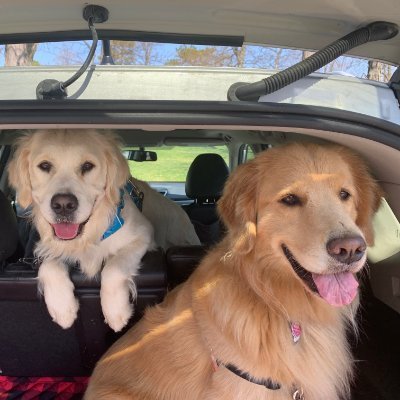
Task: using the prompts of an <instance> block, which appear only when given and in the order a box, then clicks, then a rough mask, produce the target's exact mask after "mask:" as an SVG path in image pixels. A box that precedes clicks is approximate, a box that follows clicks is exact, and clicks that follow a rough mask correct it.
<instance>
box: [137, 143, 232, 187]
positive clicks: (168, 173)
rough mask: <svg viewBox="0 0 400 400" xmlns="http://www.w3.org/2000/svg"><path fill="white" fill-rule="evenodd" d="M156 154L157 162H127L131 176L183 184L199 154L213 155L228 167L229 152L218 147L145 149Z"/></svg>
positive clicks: (150, 180)
mask: <svg viewBox="0 0 400 400" xmlns="http://www.w3.org/2000/svg"><path fill="white" fill-rule="evenodd" d="M146 150H149V151H154V152H156V153H157V161H146V162H135V161H129V167H130V170H131V174H132V176H134V177H135V178H138V179H141V180H143V181H147V182H185V180H186V174H187V172H188V169H189V167H190V164H191V163H192V161H193V160H194V159H195V158H196V156H198V155H199V154H203V153H215V154H219V155H221V156H222V158H223V159H224V160H225V162H226V164H227V165H229V151H228V148H227V147H226V146H225V145H220V146H162V147H146Z"/></svg>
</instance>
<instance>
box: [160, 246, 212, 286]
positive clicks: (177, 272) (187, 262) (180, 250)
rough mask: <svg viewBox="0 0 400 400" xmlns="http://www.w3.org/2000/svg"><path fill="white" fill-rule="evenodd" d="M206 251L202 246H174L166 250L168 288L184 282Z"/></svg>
mask: <svg viewBox="0 0 400 400" xmlns="http://www.w3.org/2000/svg"><path fill="white" fill-rule="evenodd" d="M206 252H207V250H206V248H205V247H204V246H174V247H170V248H169V249H168V250H167V254H166V256H167V271H168V288H169V289H173V288H174V287H175V286H178V285H179V284H181V283H183V282H185V281H186V280H187V279H188V278H189V276H190V275H191V274H192V273H193V271H194V270H195V269H196V268H197V266H198V265H199V263H200V261H201V259H202V258H203V257H204V256H205V254H206Z"/></svg>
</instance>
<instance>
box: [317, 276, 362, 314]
mask: <svg viewBox="0 0 400 400" xmlns="http://www.w3.org/2000/svg"><path fill="white" fill-rule="evenodd" d="M312 277H313V280H314V283H315V285H316V286H317V289H318V292H319V294H320V296H321V297H322V298H323V299H325V300H326V301H327V302H328V303H329V304H331V305H332V306H336V307H340V306H345V305H347V304H350V303H351V302H352V301H353V300H354V298H355V297H356V295H357V288H358V282H357V280H356V279H355V278H354V275H353V274H352V273H351V272H342V273H340V274H331V275H319V274H312Z"/></svg>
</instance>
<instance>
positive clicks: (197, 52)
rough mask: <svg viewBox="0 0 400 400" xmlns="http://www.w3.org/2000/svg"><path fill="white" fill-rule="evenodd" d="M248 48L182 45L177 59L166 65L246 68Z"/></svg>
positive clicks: (178, 50)
mask: <svg viewBox="0 0 400 400" xmlns="http://www.w3.org/2000/svg"><path fill="white" fill-rule="evenodd" d="M245 59H246V47H245V46H243V47H222V46H201V47H197V46H193V45H182V46H179V47H178V48H177V49H176V56H175V58H173V59H171V60H169V61H167V62H166V65H187V66H210V67H244V65H245Z"/></svg>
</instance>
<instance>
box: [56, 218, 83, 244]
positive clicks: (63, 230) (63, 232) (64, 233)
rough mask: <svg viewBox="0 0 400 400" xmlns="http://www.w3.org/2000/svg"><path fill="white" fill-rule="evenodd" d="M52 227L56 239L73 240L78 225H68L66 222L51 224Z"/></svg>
mask: <svg viewBox="0 0 400 400" xmlns="http://www.w3.org/2000/svg"><path fill="white" fill-rule="evenodd" d="M52 226H53V229H54V232H55V234H56V235H57V237H58V238H60V239H63V240H69V239H73V238H74V237H76V235H77V234H78V230H79V224H70V223H67V222H62V223H59V224H52Z"/></svg>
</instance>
